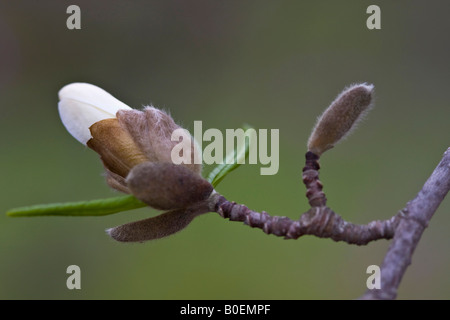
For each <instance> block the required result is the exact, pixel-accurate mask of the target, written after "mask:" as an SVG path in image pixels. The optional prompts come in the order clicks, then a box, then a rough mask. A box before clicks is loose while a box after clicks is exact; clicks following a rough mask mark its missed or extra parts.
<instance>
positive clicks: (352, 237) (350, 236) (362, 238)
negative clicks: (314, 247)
mask: <svg viewBox="0 0 450 320" xmlns="http://www.w3.org/2000/svg"><path fill="white" fill-rule="evenodd" d="M210 201H211V202H210V203H211V206H210V210H211V211H214V212H217V213H219V214H220V215H221V216H222V217H223V218H228V219H230V220H231V221H241V222H244V224H246V225H248V226H250V227H252V228H259V229H261V230H262V231H263V232H265V233H267V234H273V235H275V236H278V237H284V238H285V239H297V238H299V237H301V236H303V235H314V236H317V237H319V238H330V239H332V240H334V241H345V242H347V243H349V244H356V245H365V244H367V243H369V242H371V241H374V240H378V239H391V238H392V237H393V236H394V231H395V228H396V226H397V224H398V221H399V218H400V216H401V215H402V214H401V213H399V214H397V215H395V216H394V217H392V218H391V219H389V220H384V221H372V222H370V223H369V224H367V225H357V224H353V223H350V222H347V221H345V220H344V219H342V217H340V216H339V215H338V214H336V213H335V212H333V210H331V209H330V208H328V207H312V208H311V209H310V210H309V211H307V212H305V213H304V214H302V215H301V216H300V219H298V220H292V219H290V218H288V217H279V216H271V215H269V214H268V213H267V212H265V211H263V212H261V213H260V212H256V211H253V210H251V209H249V208H248V207H247V206H245V205H242V204H237V203H235V202H230V201H228V200H227V199H225V197H223V196H221V195H219V194H215V195H213V196H212V197H211V199H210Z"/></svg>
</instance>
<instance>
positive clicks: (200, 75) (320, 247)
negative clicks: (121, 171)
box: [0, 0, 450, 299]
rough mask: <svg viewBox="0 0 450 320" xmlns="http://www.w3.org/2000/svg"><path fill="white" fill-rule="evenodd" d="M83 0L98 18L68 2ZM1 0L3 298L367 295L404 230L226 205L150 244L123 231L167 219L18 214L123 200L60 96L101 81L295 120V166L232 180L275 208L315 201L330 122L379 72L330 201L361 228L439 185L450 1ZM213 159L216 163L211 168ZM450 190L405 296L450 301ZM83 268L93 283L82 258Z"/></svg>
mask: <svg viewBox="0 0 450 320" xmlns="http://www.w3.org/2000/svg"><path fill="white" fill-rule="evenodd" d="M70 4H77V5H79V6H80V8H81V27H82V29H81V30H68V29H67V28H66V19H67V18H68V17H69V15H68V14H66V8H67V7H68V6H69V5H70ZM370 4H374V2H373V1H360V0H358V1H356V0H355V1H345V2H344V1H332V0H329V1H314V2H313V1H263V0H246V1H238V0H236V1H234V0H232V1H213V0H202V1H199V0H191V1H182V0H169V1H116V0H113V1H112V0H108V1H81V0H80V1H76V2H73V1H70V2H69V1H45V0H41V1H0V131H1V135H0V136H1V138H0V154H1V157H0V168H1V179H0V197H1V201H0V212H2V214H1V215H0V260H1V262H0V298H2V299H353V298H357V297H358V296H360V295H361V294H362V293H363V292H364V291H365V285H366V279H367V276H368V275H367V274H366V268H367V266H368V265H371V264H381V262H382V260H383V257H384V254H385V253H386V250H387V248H388V245H389V241H385V240H383V241H377V242H374V243H371V244H369V245H368V246H363V247H357V246H351V245H347V244H344V243H336V242H333V241H331V240H328V239H318V238H314V237H310V236H307V237H304V238H300V239H298V240H296V241H294V240H283V239H281V238H277V237H274V236H268V235H266V234H264V233H262V232H261V231H260V230H258V229H251V228H249V227H247V226H245V225H243V224H241V223H238V222H230V221H228V220H224V219H222V218H220V217H219V216H218V215H217V214H213V213H211V214H207V215H204V216H201V217H199V218H197V219H196V220H194V222H193V223H192V224H191V225H190V226H189V227H188V228H187V229H185V230H183V231H182V232H180V233H178V234H176V235H174V236H172V237H169V238H167V239H162V240H158V241H154V242H149V243H145V244H122V243H117V242H115V241H113V240H111V239H110V238H109V237H108V236H107V235H106V234H105V232H104V230H105V229H106V228H109V227H112V226H116V225H119V224H122V223H126V222H130V221H134V220H138V219H143V218H145V217H150V216H154V215H156V214H157V213H158V212H157V211H155V210H151V209H140V210H135V211H130V212H123V213H119V214H115V215H110V216H104V217H84V218H82V217H40V218H8V217H6V215H5V214H4V213H5V212H6V211H7V210H8V209H11V208H13V207H18V206H24V205H32V204H38V203H51V202H64V201H78V200H89V199H97V198H103V197H110V196H115V195H116V193H115V192H114V191H112V190H110V189H109V188H108V187H107V186H106V183H105V182H104V179H103V177H102V171H103V169H102V165H101V163H100V161H99V159H98V156H97V154H96V153H94V152H93V151H91V150H90V149H86V148H85V147H84V146H82V145H81V144H79V143H78V142H77V141H76V140H75V139H73V138H72V137H71V136H70V134H69V133H68V132H67V131H66V130H65V128H64V127H63V125H62V124H61V122H60V120H59V116H58V112H57V102H58V98H57V92H58V90H59V89H60V88H61V87H62V86H64V85H65V84H68V83H71V82H75V81H82V82H90V83H93V84H96V85H98V86H100V87H102V88H104V89H105V90H107V91H108V92H110V93H112V94H113V95H114V96H116V97H117V98H119V99H120V100H122V101H124V102H125V103H127V104H129V105H130V106H132V107H135V108H140V107H142V106H143V105H147V104H150V103H152V104H154V105H155V106H157V107H160V108H165V109H166V110H170V112H171V113H172V115H173V116H174V118H175V119H176V120H177V122H178V123H180V124H182V125H183V126H185V127H186V128H188V129H191V130H192V129H193V122H194V120H202V121H203V127H204V128H205V129H206V128H218V129H220V130H225V129H226V128H237V127H239V126H240V125H241V124H242V123H244V122H247V123H250V124H251V125H253V126H254V127H256V128H267V129H271V128H276V129H280V169H279V172H278V174H276V175H274V176H261V175H260V174H259V168H260V166H259V165H246V166H241V167H240V168H239V169H238V170H237V171H235V172H233V173H232V174H230V175H229V176H228V177H227V179H225V180H224V181H223V182H222V183H221V184H220V185H219V187H218V191H219V192H221V193H222V194H224V195H225V196H226V197H227V198H228V199H230V200H234V201H237V202H241V203H245V204H246V205H248V206H249V207H251V208H253V209H255V210H266V211H268V212H269V213H271V214H272V215H285V216H288V217H290V218H293V219H295V218H297V217H298V216H299V214H300V213H302V212H304V211H306V210H307V209H308V206H307V201H306V198H305V196H304V193H305V189H304V186H303V184H302V182H301V169H302V166H303V163H304V161H303V159H304V158H303V157H304V153H305V151H306V150H305V145H306V140H307V138H308V136H309V133H310V130H311V128H312V126H313V124H314V122H315V119H316V117H317V116H318V115H319V114H320V113H321V112H322V111H323V109H324V108H325V107H327V106H328V104H329V103H330V102H331V101H332V100H333V99H334V97H335V96H336V95H337V94H338V93H339V92H340V90H342V89H343V88H344V87H345V86H346V85H349V84H351V83H355V82H370V83H373V84H374V85H375V87H376V107H375V108H374V109H373V110H372V112H371V114H370V115H369V117H368V118H367V120H366V121H365V122H364V123H363V124H362V125H360V127H359V128H358V130H357V131H356V133H354V134H353V135H352V136H351V137H349V138H348V139H347V140H346V141H345V142H343V143H342V144H340V145H339V146H338V147H336V148H335V149H333V150H331V151H329V152H327V153H326V154H325V155H324V157H323V158H322V159H321V165H322V170H321V180H322V182H323V183H324V185H325V189H324V191H325V192H326V194H327V197H328V199H329V200H328V204H329V205H330V206H331V207H332V208H333V209H334V210H335V211H336V212H338V213H339V214H341V215H342V216H343V217H344V218H346V219H347V220H349V221H352V222H355V223H367V222H369V221H371V220H374V219H385V218H388V217H390V216H392V215H393V214H395V213H396V212H397V211H398V210H400V209H401V208H403V207H404V206H405V204H406V202H407V201H409V200H411V199H412V198H413V197H414V196H415V195H416V194H417V192H418V191H419V190H420V188H421V187H422V185H423V183H424V182H425V180H426V179H427V177H428V176H429V175H430V173H431V172H432V171H433V169H434V168H435V166H436V165H437V163H438V162H439V160H440V159H441V156H442V154H443V152H444V151H445V150H446V149H447V148H448V147H449V124H448V123H449V122H448V120H449V116H450V109H449V96H448V90H449V87H450V79H449V71H450V68H449V60H448V57H449V56H450V42H449V41H448V33H449V30H450V21H449V20H448V12H449V10H450V3H449V2H448V1H427V2H424V1H412V0H408V1H395V2H394V1H376V4H377V5H379V6H380V7H381V18H382V29H381V30H373V31H371V30H368V29H367V28H366V19H367V18H368V16H369V15H368V14H366V8H367V7H368V6H369V5H370ZM210 169H211V168H210V167H205V169H204V171H205V173H208V171H209V170H210ZM449 211H450V201H449V199H446V200H445V201H444V202H443V203H442V204H441V206H440V208H439V209H438V211H437V212H436V214H435V217H434V218H433V220H432V221H431V223H430V225H429V228H428V229H427V230H426V232H425V233H424V235H423V238H422V240H421V242H420V244H419V246H418V248H417V250H416V252H415V254H414V257H413V261H412V265H411V266H410V268H409V269H408V271H407V273H406V275H405V277H404V279H403V281H402V284H401V286H400V290H399V295H398V298H399V299H448V298H450V277H449V270H450V254H449V247H450V239H449V236H448V229H449V226H450V216H449V213H450V212H449ZM72 264H76V265H78V266H80V268H81V286H82V289H81V290H68V289H67V288H66V279H67V277H68V275H67V274H66V268H67V266H69V265H72Z"/></svg>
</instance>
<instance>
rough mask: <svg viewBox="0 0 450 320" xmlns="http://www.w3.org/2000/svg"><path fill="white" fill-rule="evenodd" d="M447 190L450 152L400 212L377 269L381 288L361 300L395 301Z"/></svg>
mask: <svg viewBox="0 0 450 320" xmlns="http://www.w3.org/2000/svg"><path fill="white" fill-rule="evenodd" d="M449 190H450V148H448V149H447V151H446V152H445V153H444V156H443V158H442V160H441V162H440V163H439V164H438V166H437V167H436V169H434V171H433V173H432V174H431V176H430V177H429V178H428V180H427V181H426V182H425V184H424V186H423V187H422V190H420V192H419V193H418V194H417V196H416V197H415V198H414V199H413V200H412V201H410V202H408V204H407V205H406V207H405V208H404V209H403V210H402V211H403V212H404V218H403V219H401V221H400V223H399V225H398V227H397V229H396V230H395V236H394V239H393V240H392V243H391V245H390V247H389V249H388V252H387V254H386V256H385V258H384V261H383V264H382V265H381V288H380V289H372V290H368V291H367V292H366V293H365V294H364V295H363V296H362V297H361V299H395V298H396V296H397V289H398V286H399V285H400V281H401V280H402V278H403V275H404V273H405V271H406V269H407V267H408V266H409V265H410V264H411V259H412V255H413V253H414V250H415V248H416V246H417V244H418V243H419V240H420V238H421V236H422V233H423V232H424V230H425V228H426V227H427V226H428V223H429V221H430V220H431V218H432V217H433V214H434V213H435V212H436V210H437V208H438V207H439V205H440V204H441V202H442V200H444V198H445V196H446V195H447V193H448V191H449Z"/></svg>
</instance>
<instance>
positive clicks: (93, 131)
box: [58, 83, 201, 193]
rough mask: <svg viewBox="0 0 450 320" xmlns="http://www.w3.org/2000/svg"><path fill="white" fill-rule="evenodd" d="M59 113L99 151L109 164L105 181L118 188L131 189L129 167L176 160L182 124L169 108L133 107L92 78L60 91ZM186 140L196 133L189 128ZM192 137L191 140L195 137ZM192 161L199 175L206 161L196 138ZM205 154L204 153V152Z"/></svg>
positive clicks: (80, 137)
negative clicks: (174, 154) (175, 138)
mask: <svg viewBox="0 0 450 320" xmlns="http://www.w3.org/2000/svg"><path fill="white" fill-rule="evenodd" d="M59 98H60V102H59V104H58V108H59V113H60V116H61V119H62V121H63V124H64V126H65V127H66V128H67V130H68V131H69V133H71V134H72V135H73V136H74V137H75V138H76V139H77V140H78V141H80V142H81V143H83V144H85V145H87V146H88V147H89V148H91V149H93V150H94V151H96V152H97V153H98V154H99V155H100V157H101V160H102V162H103V165H104V167H105V170H106V175H107V177H106V181H107V183H108V184H109V185H110V186H111V187H112V188H114V189H117V190H119V191H122V192H125V193H130V190H129V188H128V186H127V184H126V182H125V178H126V177H127V175H128V173H129V172H130V170H131V169H132V168H133V167H135V166H136V165H138V164H140V163H144V162H167V163H171V162H172V159H171V151H172V148H173V147H174V146H175V145H176V144H178V143H179V142H178V141H172V140H171V136H172V133H173V131H174V130H177V129H179V128H180V127H179V126H178V125H177V124H176V123H175V122H174V121H173V119H172V118H171V117H170V116H169V115H168V114H167V113H165V112H164V111H161V110H158V109H156V108H154V107H146V108H145V109H144V110H143V111H139V110H134V109H131V108H130V107H128V106H127V105H125V104H124V103H122V102H120V101H119V100H117V99H116V98H114V97H113V96H111V95H110V94H109V93H107V92H106V91H104V90H103V89H100V88H98V87H96V86H94V85H91V84H87V83H73V84H69V85H67V86H65V87H64V88H62V89H61V90H60V92H59ZM183 132H185V135H186V136H185V137H183V141H188V140H189V139H192V140H193V138H192V137H191V136H190V134H189V133H188V132H187V131H183ZM192 140H191V141H192ZM191 148H192V149H191V155H192V159H191V160H192V161H190V164H183V166H186V167H187V168H188V169H189V170H191V171H193V172H195V173H197V174H199V175H200V173H201V164H195V163H194V157H195V156H194V154H195V153H197V157H199V156H198V154H199V153H200V152H201V150H199V148H198V146H197V144H196V143H191ZM199 158H200V157H199Z"/></svg>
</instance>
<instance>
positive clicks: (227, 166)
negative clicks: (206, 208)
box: [206, 124, 253, 188]
mask: <svg viewBox="0 0 450 320" xmlns="http://www.w3.org/2000/svg"><path fill="white" fill-rule="evenodd" d="M242 129H244V132H245V133H247V130H249V129H253V128H252V127H251V126H249V125H247V124H245V125H244V126H243V127H242ZM246 136H247V135H246ZM252 143H253V139H252V135H249V136H248V140H247V139H245V143H244V144H243V145H242V146H240V149H239V150H237V149H238V148H239V146H236V148H235V149H234V151H233V152H230V153H229V154H227V156H226V157H225V160H224V162H223V163H221V164H219V165H217V166H216V167H215V168H214V169H213V170H212V171H211V172H210V173H209V175H208V178H207V179H206V180H208V182H209V183H211V184H212V185H213V187H214V188H215V187H216V186H217V185H218V184H219V182H220V181H222V180H223V178H225V177H226V176H227V175H228V174H229V173H230V172H231V171H233V170H235V169H237V168H238V167H239V166H240V165H241V164H240V163H239V162H244V163H245V160H246V159H247V158H248V154H249V151H250V145H251V144H252Z"/></svg>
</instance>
